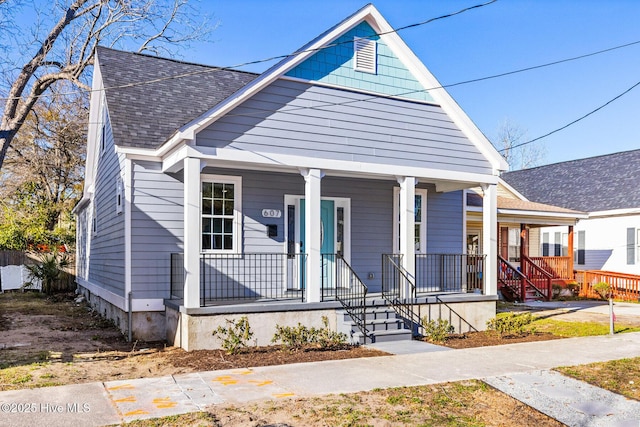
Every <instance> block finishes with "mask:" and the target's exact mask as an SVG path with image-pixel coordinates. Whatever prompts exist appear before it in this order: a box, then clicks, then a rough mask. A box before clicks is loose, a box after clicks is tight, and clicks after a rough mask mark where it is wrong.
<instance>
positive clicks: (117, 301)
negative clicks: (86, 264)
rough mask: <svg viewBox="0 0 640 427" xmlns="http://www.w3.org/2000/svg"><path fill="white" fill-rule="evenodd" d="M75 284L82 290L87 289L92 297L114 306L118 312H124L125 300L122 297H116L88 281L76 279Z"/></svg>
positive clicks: (114, 294) (116, 295)
mask: <svg viewBox="0 0 640 427" xmlns="http://www.w3.org/2000/svg"><path fill="white" fill-rule="evenodd" d="M76 282H78V284H79V285H80V286H82V287H83V288H86V289H88V290H89V291H90V292H91V293H92V294H93V295H97V296H98V297H100V298H102V299H103V300H105V301H107V302H109V303H111V304H113V305H115V306H116V307H118V308H119V309H120V310H123V311H126V303H125V300H126V298H125V297H123V296H122V295H118V294H116V293H113V292H111V291H108V290H106V289H105V288H103V287H102V286H100V285H97V284H95V283H93V282H90V281H89V280H84V279H82V278H80V277H76Z"/></svg>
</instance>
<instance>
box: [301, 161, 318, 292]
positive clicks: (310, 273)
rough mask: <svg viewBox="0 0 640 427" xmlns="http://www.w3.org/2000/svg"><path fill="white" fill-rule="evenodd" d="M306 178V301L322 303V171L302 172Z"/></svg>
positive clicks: (309, 170) (310, 170)
mask: <svg viewBox="0 0 640 427" xmlns="http://www.w3.org/2000/svg"><path fill="white" fill-rule="evenodd" d="M301 173H302V176H304V180H305V185H304V199H305V211H304V223H305V236H304V245H305V247H304V248H303V249H304V253H305V254H306V255H307V262H306V275H305V278H306V280H307V283H306V294H307V295H306V301H307V302H320V301H321V300H322V289H321V284H322V258H321V257H322V254H321V248H322V241H321V235H320V233H321V232H320V228H321V222H322V218H321V216H320V204H321V186H320V181H321V180H322V171H320V169H308V170H303V171H301Z"/></svg>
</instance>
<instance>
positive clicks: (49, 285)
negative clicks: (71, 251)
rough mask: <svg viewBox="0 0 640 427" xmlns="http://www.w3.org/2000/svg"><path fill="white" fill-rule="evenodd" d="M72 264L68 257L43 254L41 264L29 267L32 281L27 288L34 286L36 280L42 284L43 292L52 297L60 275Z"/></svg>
mask: <svg viewBox="0 0 640 427" xmlns="http://www.w3.org/2000/svg"><path fill="white" fill-rule="evenodd" d="M69 264H70V261H69V258H68V257H67V256H66V255H62V256H58V255H56V254H55V253H50V254H43V255H42V257H41V260H40V263H39V264H34V265H27V266H26V267H27V269H28V270H29V276H30V277H31V281H30V282H28V283H27V284H26V285H25V287H26V288H29V287H32V286H34V280H38V281H40V282H41V283H42V292H44V293H46V294H47V295H51V294H52V293H53V291H54V284H55V283H56V281H57V280H58V279H60V274H61V273H62V270H63V269H64V268H65V267H68V266H69Z"/></svg>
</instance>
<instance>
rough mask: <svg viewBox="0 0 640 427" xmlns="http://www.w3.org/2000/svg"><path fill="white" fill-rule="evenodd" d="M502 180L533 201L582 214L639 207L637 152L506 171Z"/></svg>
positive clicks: (639, 184) (639, 177) (639, 153)
mask: <svg viewBox="0 0 640 427" xmlns="http://www.w3.org/2000/svg"><path fill="white" fill-rule="evenodd" d="M502 178H503V179H504V180H505V181H506V182H507V183H508V184H509V185H511V186H512V187H514V188H515V189H516V190H518V191H519V192H520V193H521V194H522V195H524V196H525V197H526V198H527V199H529V200H531V201H533V202H539V203H546V204H550V205H555V206H562V207H564V208H567V209H573V210H578V211H582V212H598V211H607V210H614V209H630V208H638V207H640V150H633V151H624V152H621V153H614V154H609V155H605V156H598V157H589V158H586V159H579V160H571V161H568V162H562V163H554V164H551V165H546V166H540V167H536V168H531V169H524V170H520V171H513V172H506V173H504V174H503V175H502Z"/></svg>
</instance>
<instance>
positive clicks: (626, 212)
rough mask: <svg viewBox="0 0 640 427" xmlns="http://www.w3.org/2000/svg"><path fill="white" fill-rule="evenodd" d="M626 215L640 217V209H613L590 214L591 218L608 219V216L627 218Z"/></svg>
mask: <svg viewBox="0 0 640 427" xmlns="http://www.w3.org/2000/svg"><path fill="white" fill-rule="evenodd" d="M625 215H640V208H629V209H611V210H608V211H594V212H589V218H598V217H608V216H625Z"/></svg>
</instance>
